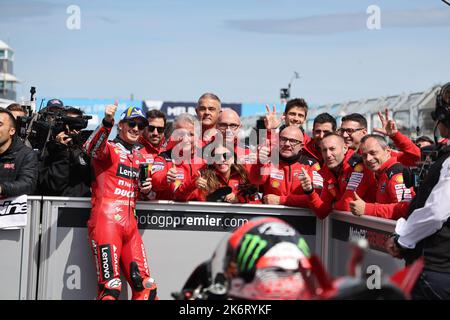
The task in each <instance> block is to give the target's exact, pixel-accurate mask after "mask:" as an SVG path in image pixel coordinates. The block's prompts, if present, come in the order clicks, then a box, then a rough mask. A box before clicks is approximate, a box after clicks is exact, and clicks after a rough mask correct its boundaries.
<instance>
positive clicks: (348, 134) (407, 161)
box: [338, 109, 420, 166]
mask: <svg viewBox="0 0 450 320" xmlns="http://www.w3.org/2000/svg"><path fill="white" fill-rule="evenodd" d="M378 116H379V117H380V121H381V128H374V129H373V131H374V132H378V133H380V134H383V135H385V136H388V137H389V138H390V139H391V140H392V141H393V142H394V145H395V146H396V148H397V149H398V150H399V151H397V150H391V152H392V156H393V157H396V158H397V160H398V162H400V163H401V164H403V165H405V166H414V165H416V162H417V161H420V148H419V147H417V146H416V145H415V144H414V142H413V141H412V140H411V139H409V138H408V137H406V136H404V135H403V134H401V133H400V131H398V129H397V125H396V123H395V121H394V120H392V119H389V114H388V110H387V109H386V110H385V116H383V115H382V113H381V112H379V113H378ZM338 133H339V134H340V135H342V137H344V139H345V143H346V144H347V146H348V147H349V148H350V149H353V150H358V153H359V154H361V150H359V146H360V143H361V139H362V138H363V137H364V136H365V135H367V120H366V118H364V116H363V115H361V114H359V113H352V114H349V115H347V116H345V117H343V118H342V124H341V128H339V130H338Z"/></svg>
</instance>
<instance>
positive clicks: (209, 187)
mask: <svg viewBox="0 0 450 320" xmlns="http://www.w3.org/2000/svg"><path fill="white" fill-rule="evenodd" d="M211 156H212V157H213V158H214V163H212V164H208V165H207V167H206V168H205V169H203V170H202V171H201V176H199V177H198V178H197V179H196V181H195V190H193V191H192V192H193V193H192V194H191V195H190V196H189V199H193V200H198V201H216V202H229V203H261V202H260V201H257V199H256V191H257V190H256V188H254V191H253V192H246V191H245V190H241V189H240V187H242V186H249V180H248V173H247V171H246V169H245V167H244V166H243V165H241V164H238V163H236V159H235V155H234V153H233V151H232V150H229V149H227V148H226V147H224V146H218V147H216V148H215V149H214V150H213V153H212V154H211ZM225 187H229V188H231V190H230V191H231V192H230V193H228V194H223V197H221V198H220V199H218V200H217V198H218V196H215V197H214V200H213V199H210V198H209V196H211V195H213V196H214V193H215V192H217V191H221V190H220V189H223V188H225Z"/></svg>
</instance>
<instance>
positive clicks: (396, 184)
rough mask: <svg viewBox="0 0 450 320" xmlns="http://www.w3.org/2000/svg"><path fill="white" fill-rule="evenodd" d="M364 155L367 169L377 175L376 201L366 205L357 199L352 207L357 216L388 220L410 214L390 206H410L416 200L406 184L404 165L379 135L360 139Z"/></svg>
mask: <svg viewBox="0 0 450 320" xmlns="http://www.w3.org/2000/svg"><path fill="white" fill-rule="evenodd" d="M360 149H361V153H362V157H363V160H364V165H365V166H366V167H367V168H368V169H369V170H370V171H372V172H374V174H375V178H376V184H375V185H374V186H372V189H373V190H375V201H373V203H366V202H365V201H364V200H362V199H360V198H359V196H358V195H357V194H356V195H355V200H354V201H352V202H351V203H350V209H351V212H352V213H353V214H354V215H357V216H361V215H363V214H365V215H371V216H377V217H382V218H386V219H399V218H401V217H403V216H406V214H407V206H406V205H405V206H404V207H403V208H404V210H403V211H402V210H399V207H398V206H393V205H390V204H393V203H399V202H406V203H409V202H410V201H411V200H412V198H413V197H414V191H413V190H412V188H406V186H405V183H404V180H403V168H404V167H403V165H402V164H401V163H399V162H398V160H397V158H395V157H394V156H392V155H391V149H390V148H389V146H388V144H387V141H386V139H385V138H384V137H382V136H380V135H377V134H370V135H367V136H365V137H364V138H362V139H361V146H360Z"/></svg>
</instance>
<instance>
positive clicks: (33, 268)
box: [0, 196, 42, 300]
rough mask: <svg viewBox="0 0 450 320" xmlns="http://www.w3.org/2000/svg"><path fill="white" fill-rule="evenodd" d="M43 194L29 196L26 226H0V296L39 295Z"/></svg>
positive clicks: (11, 297)
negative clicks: (40, 221) (40, 227)
mask: <svg viewBox="0 0 450 320" xmlns="http://www.w3.org/2000/svg"><path fill="white" fill-rule="evenodd" d="M41 198H42V197H33V196H29V197H28V200H27V207H28V217H27V218H28V223H27V226H26V227H25V228H23V229H17V230H4V229H0V252H1V256H2V258H1V259H0V283H1V289H0V300H18V299H20V300H25V299H29V300H30V299H35V298H36V282H37V270H38V257H37V253H38V243H39V241H38V237H39V218H40V212H41V201H40V200H41Z"/></svg>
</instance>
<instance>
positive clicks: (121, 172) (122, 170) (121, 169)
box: [116, 164, 139, 179]
mask: <svg viewBox="0 0 450 320" xmlns="http://www.w3.org/2000/svg"><path fill="white" fill-rule="evenodd" d="M138 175H139V170H138V169H136V168H130V167H129V166H126V165H124V164H119V166H118V167H117V173H116V176H118V177H122V178H127V179H135V178H137V177H138Z"/></svg>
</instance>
